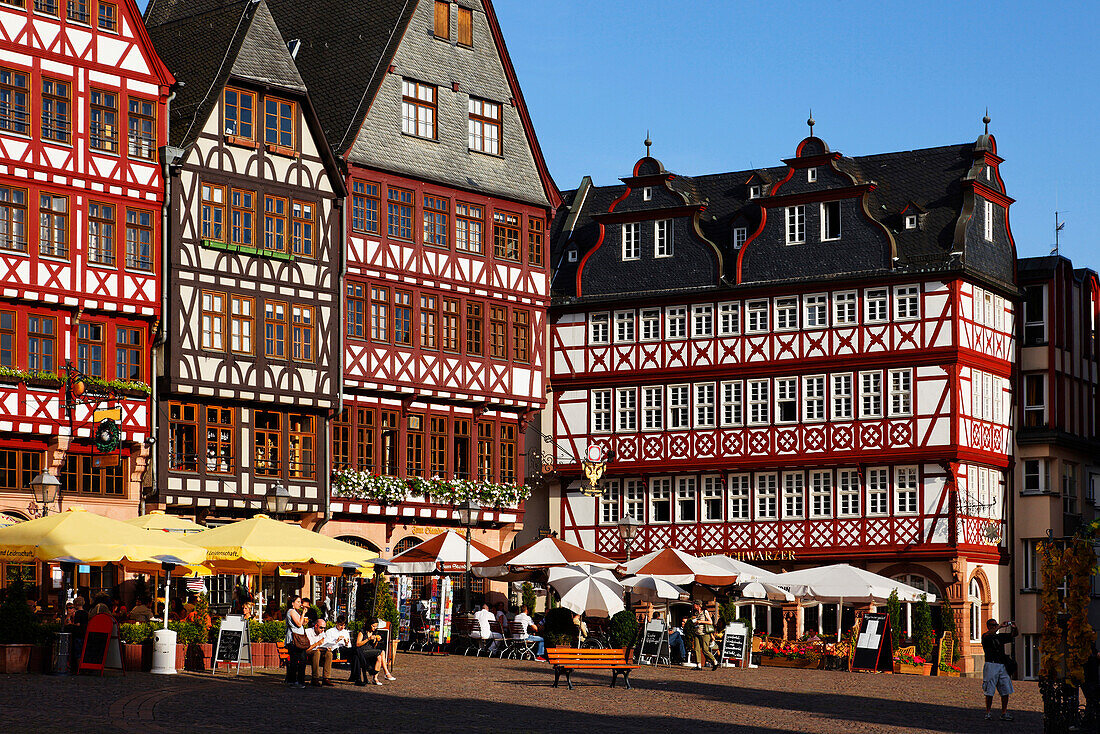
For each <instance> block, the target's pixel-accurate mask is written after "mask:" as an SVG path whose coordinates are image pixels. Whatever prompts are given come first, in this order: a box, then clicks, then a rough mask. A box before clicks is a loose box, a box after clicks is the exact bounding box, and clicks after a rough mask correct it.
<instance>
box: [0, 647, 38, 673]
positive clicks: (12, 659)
mask: <svg viewBox="0 0 1100 734" xmlns="http://www.w3.org/2000/svg"><path fill="white" fill-rule="evenodd" d="M36 647H38V646H37V645H0V673H26V672H27V668H28V667H29V665H30V662H31V651H32V650H33V649H34V648H36Z"/></svg>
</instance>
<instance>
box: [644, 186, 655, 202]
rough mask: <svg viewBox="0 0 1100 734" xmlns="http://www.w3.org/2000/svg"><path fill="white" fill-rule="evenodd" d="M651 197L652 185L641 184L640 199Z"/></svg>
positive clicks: (645, 199) (648, 199) (646, 199)
mask: <svg viewBox="0 0 1100 734" xmlns="http://www.w3.org/2000/svg"><path fill="white" fill-rule="evenodd" d="M652 199H653V187H652V186H643V187H642V201H650V200H652Z"/></svg>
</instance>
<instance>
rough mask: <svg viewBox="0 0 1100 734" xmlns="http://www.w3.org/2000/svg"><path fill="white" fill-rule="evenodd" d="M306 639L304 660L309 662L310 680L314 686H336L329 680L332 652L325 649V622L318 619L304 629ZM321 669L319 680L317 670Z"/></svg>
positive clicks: (329, 649)
mask: <svg viewBox="0 0 1100 734" xmlns="http://www.w3.org/2000/svg"><path fill="white" fill-rule="evenodd" d="M306 637H307V638H309V647H308V648H306V659H307V660H309V667H310V674H311V675H310V678H311V680H312V682H313V685H315V686H321V685H324V686H333V685H336V684H335V683H333V682H332V681H331V680H329V674H330V673H331V672H332V650H331V648H326V647H325V646H324V645H325V642H327V640H328V638H327V637H326V636H325V620H323V619H318V620H317V621H316V622H314V623H313V626H312V627H306ZM318 668H321V679H320V680H318V679H317V669H318Z"/></svg>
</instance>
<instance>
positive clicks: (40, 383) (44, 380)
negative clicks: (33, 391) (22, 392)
mask: <svg viewBox="0 0 1100 734" xmlns="http://www.w3.org/2000/svg"><path fill="white" fill-rule="evenodd" d="M23 384H24V385H26V386H27V387H45V388H53V389H55V390H56V389H57V388H59V387H61V380H57V379H51V378H49V377H24V378H23Z"/></svg>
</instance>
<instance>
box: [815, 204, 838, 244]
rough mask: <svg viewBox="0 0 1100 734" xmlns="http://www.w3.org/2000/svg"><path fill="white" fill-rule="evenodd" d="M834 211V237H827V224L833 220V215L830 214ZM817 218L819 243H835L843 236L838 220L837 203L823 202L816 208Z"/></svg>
mask: <svg viewBox="0 0 1100 734" xmlns="http://www.w3.org/2000/svg"><path fill="white" fill-rule="evenodd" d="M834 211H835V216H836V235H835V236H833V237H830V236H829V223H830V222H831V221H832V219H833V214H830V212H834ZM818 213H819V216H820V217H821V219H820V221H821V241H822V242H837V241H839V240H840V238H841V237H842V236H843V231H842V230H841V225H840V222H841V219H840V202H839V201H823V202H821V204H820V205H819V208H818Z"/></svg>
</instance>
